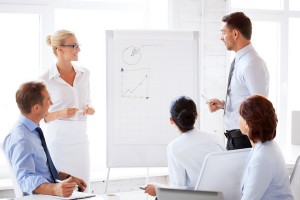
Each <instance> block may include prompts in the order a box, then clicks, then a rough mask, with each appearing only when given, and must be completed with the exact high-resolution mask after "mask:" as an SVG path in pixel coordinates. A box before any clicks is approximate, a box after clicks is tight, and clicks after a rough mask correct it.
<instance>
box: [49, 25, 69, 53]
mask: <svg viewBox="0 0 300 200" xmlns="http://www.w3.org/2000/svg"><path fill="white" fill-rule="evenodd" d="M70 36H75V33H73V32H72V31H68V30H58V31H56V32H55V33H53V34H52V35H48V36H47V37H46V43H47V44H48V45H49V46H51V47H52V51H53V53H54V54H55V55H57V54H56V49H57V47H58V46H60V45H64V42H65V40H66V39H67V38H68V37H70Z"/></svg>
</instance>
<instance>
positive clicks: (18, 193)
mask: <svg viewBox="0 0 300 200" xmlns="http://www.w3.org/2000/svg"><path fill="white" fill-rule="evenodd" d="M0 148H1V151H2V153H3V154H4V157H5V160H6V163H7V168H8V171H9V174H10V177H11V179H12V183H13V187H14V192H15V196H16V197H23V196H24V194H23V192H22V190H21V188H20V186H19V183H18V181H17V177H16V175H15V173H14V171H13V169H12V167H11V164H10V161H9V159H8V158H7V156H6V154H5V152H4V148H3V144H2V143H0Z"/></svg>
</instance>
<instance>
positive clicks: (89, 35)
mask: <svg viewBox="0 0 300 200" xmlns="http://www.w3.org/2000/svg"><path fill="white" fill-rule="evenodd" d="M234 11H243V12H244V13H245V14H246V15H248V16H249V17H250V19H251V20H252V23H253V35H252V40H251V41H252V44H253V46H254V47H255V49H256V50H257V52H259V54H260V55H261V57H263V59H264V60H265V61H266V63H267V66H268V69H269V73H270V90H269V100H271V102H272V103H273V105H274V107H275V109H276V111H277V115H278V121H279V123H278V127H277V136H276V139H275V140H276V142H277V143H278V144H280V148H281V150H282V152H283V154H284V156H285V161H286V163H287V167H288V168H289V170H290V171H292V166H293V163H295V161H296V158H297V156H299V155H300V126H299V124H300V114H299V113H300V104H299V102H300V93H299V92H298V91H299V89H298V87H299V85H300V79H299V73H300V69H299V64H298V63H299V61H298V58H299V55H298V54H299V53H298V51H297V50H298V45H297V44H300V39H299V35H300V28H299V27H300V2H299V0H263V1H261V0H0V22H1V23H0V24H1V31H0V44H1V45H0V46H1V48H0V58H1V59H0V66H1V72H2V78H1V79H0V89H1V93H2V95H1V98H0V110H1V114H0V122H1V123H0V130H1V131H0V141H3V140H4V138H5V136H6V135H7V133H8V132H9V131H10V129H11V127H12V126H13V125H14V123H15V120H16V119H17V117H18V115H19V110H18V108H17V106H16V103H15V91H16V90H17V88H18V86H19V85H20V84H21V83H23V82H25V81H30V80H36V79H37V77H38V76H39V75H41V73H42V72H43V71H45V70H47V69H48V68H49V67H51V66H52V65H53V64H54V63H55V57H54V56H53V53H52V51H51V50H50V48H49V47H48V46H47V44H46V42H45V38H46V36H47V35H49V34H51V33H53V32H54V31H56V30H59V29H67V30H72V31H73V32H75V33H76V37H77V39H78V41H79V44H80V45H81V46H80V49H81V51H80V53H79V61H78V62H77V63H78V64H80V65H83V66H85V67H86V68H87V69H88V70H89V71H90V73H91V74H90V82H91V88H90V89H91V96H92V102H93V103H92V105H93V107H94V108H95V110H96V113H95V115H94V116H92V117H89V119H88V136H89V141H90V158H91V191H93V192H94V193H96V194H103V193H104V190H105V183H106V179H107V174H108V168H107V166H106V160H107V152H106V141H107V113H106V111H107V97H106V95H107V67H106V65H107V62H106V56H107V52H106V50H107V49H106V30H150V31H151V30H153V31H157V30H162V31H164V30H180V31H199V70H198V73H199V74H198V76H199V82H198V84H199V85H198V89H199V94H200V95H201V94H203V95H205V96H206V97H208V98H213V97H217V98H220V99H224V98H225V93H226V83H227V77H228V73H229V68H230V63H231V61H232V59H233V56H234V54H233V53H232V52H229V51H227V49H226V47H225V45H224V43H223V42H222V41H221V40H220V37H221V31H220V29H221V24H222V21H221V19H222V17H223V16H224V15H225V14H228V13H231V12H234ZM200 95H199V96H200ZM196 100H197V101H196V104H197V107H198V109H199V119H198V120H199V121H198V124H197V126H199V127H200V129H201V130H205V131H208V132H215V133H217V134H220V135H222V136H223V132H224V127H223V125H224V124H223V112H217V113H211V112H209V110H208V107H207V105H206V103H205V100H204V99H203V98H200V97H199V98H198V99H196ZM167 111H168V110H167ZM165 124H166V126H170V123H169V122H168V119H166V123H165ZM162 134H163V133H162ZM174 134H176V131H174ZM223 137H224V136H223ZM224 143H225V138H224ZM128 156H130V155H128ZM66 159H67V158H66ZM0 167H1V170H0V198H1V197H2V198H3V197H13V196H14V193H13V186H12V182H11V180H10V174H9V172H8V170H7V166H6V161H5V158H4V156H3V155H2V154H1V157H0ZM109 180H110V181H109V184H108V188H107V191H108V192H111V193H114V192H127V191H135V190H139V186H140V185H143V184H145V182H147V181H155V182H161V183H165V184H166V183H167V182H168V170H167V167H166V166H165V167H149V168H148V167H116V168H111V169H110V172H109Z"/></svg>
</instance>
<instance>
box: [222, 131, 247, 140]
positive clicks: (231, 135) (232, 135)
mask: <svg viewBox="0 0 300 200" xmlns="http://www.w3.org/2000/svg"><path fill="white" fill-rule="evenodd" d="M224 135H225V136H226V138H227V139H228V138H236V137H241V136H242V135H243V134H242V133H241V131H240V129H233V130H230V131H226V132H225V133H224Z"/></svg>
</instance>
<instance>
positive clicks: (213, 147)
mask: <svg viewBox="0 0 300 200" xmlns="http://www.w3.org/2000/svg"><path fill="white" fill-rule="evenodd" d="M222 150H224V145H223V143H222V142H221V138H220V137H219V135H216V134H214V133H205V132H200V131H199V130H198V129H196V128H194V129H193V130H190V131H188V132H185V133H183V134H182V135H181V136H180V137H178V138H176V139H175V140H173V141H172V142H171V143H170V144H169V145H168V150H167V154H168V168H169V180H170V187H175V188H183V189H186V188H189V189H194V187H195V186H196V184H197V180H198V177H199V175H200V171H201V168H202V164H203V161H204V158H205V156H206V155H207V154H208V153H210V152H216V151H222Z"/></svg>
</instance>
